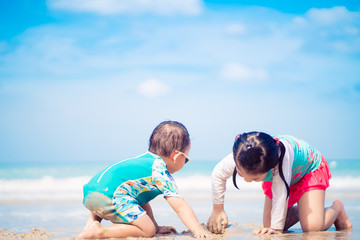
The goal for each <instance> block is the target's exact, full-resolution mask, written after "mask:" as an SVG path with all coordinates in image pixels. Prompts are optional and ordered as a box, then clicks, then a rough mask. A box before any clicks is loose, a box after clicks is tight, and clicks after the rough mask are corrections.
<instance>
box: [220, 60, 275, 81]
mask: <svg viewBox="0 0 360 240" xmlns="http://www.w3.org/2000/svg"><path fill="white" fill-rule="evenodd" d="M221 76H222V77H223V78H224V79H226V80H234V81H259V80H266V79H267V78H268V73H267V72H266V71H265V70H263V69H252V68H249V67H245V66H243V65H240V64H237V63H229V64H226V65H225V66H224V67H223V69H222V71H221Z"/></svg>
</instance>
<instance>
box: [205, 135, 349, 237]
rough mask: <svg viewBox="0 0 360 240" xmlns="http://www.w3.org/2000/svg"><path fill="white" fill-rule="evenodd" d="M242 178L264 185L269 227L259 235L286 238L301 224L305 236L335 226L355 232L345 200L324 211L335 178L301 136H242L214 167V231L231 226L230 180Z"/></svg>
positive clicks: (211, 226)
mask: <svg viewBox="0 0 360 240" xmlns="http://www.w3.org/2000/svg"><path fill="white" fill-rule="evenodd" d="M237 174H239V175H240V176H241V177H243V178H244V180H245V181H246V182H252V181H256V182H259V181H263V185H262V186H263V190H264V193H265V205H264V215H263V225H264V228H263V229H256V230H255V231H254V233H255V234H273V233H281V232H282V231H283V230H286V229H288V228H289V227H291V226H292V225H294V224H295V223H297V222H298V221H299V220H300V224H301V228H302V230H303V231H304V232H308V231H324V230H327V229H328V228H330V227H331V225H332V224H335V227H336V229H350V228H352V225H351V222H350V220H349V218H348V216H347V214H346V212H345V209H344V206H343V204H342V203H341V201H339V200H336V201H335V202H334V203H333V204H332V206H331V207H329V208H324V201H325V191H326V188H327V187H328V186H329V179H330V178H331V174H330V170H329V167H328V164H327V162H326V160H325V158H324V157H323V156H322V155H321V153H320V152H318V151H317V150H315V149H314V148H312V147H311V146H310V145H309V144H308V143H306V142H305V141H303V140H301V139H299V138H296V137H292V136H275V137H272V136H270V135H268V134H266V133H262V132H249V133H244V134H241V135H240V134H239V135H238V136H237V137H236V140H235V143H234V146H233V153H232V154H230V155H228V156H227V157H225V158H224V159H223V160H222V161H221V162H220V163H218V164H217V166H216V167H215V168H214V171H213V174H212V185H213V204H214V205H213V212H212V214H211V216H210V218H209V221H208V228H209V230H210V231H211V232H214V233H218V232H221V230H222V229H223V228H224V226H226V225H227V223H228V219H227V215H226V213H225V211H224V205H223V204H224V193H225V187H226V179H228V178H229V177H231V176H233V181H234V185H235V186H236V181H235V180H236V175H237ZM236 187H237V186H236ZM295 203H297V206H293V205H294V204H295ZM288 207H289V208H288Z"/></svg>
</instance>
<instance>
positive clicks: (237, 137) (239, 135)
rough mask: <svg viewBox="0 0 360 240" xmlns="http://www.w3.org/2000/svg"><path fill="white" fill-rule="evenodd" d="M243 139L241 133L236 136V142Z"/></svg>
mask: <svg viewBox="0 0 360 240" xmlns="http://www.w3.org/2000/svg"><path fill="white" fill-rule="evenodd" d="M240 137H241V133H240V134H238V135H236V138H235V141H237V140H238V139H239V138H240Z"/></svg>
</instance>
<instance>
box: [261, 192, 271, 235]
mask: <svg viewBox="0 0 360 240" xmlns="http://www.w3.org/2000/svg"><path fill="white" fill-rule="evenodd" d="M271 209H272V203H271V199H270V198H269V197H268V196H265V203H264V213H263V224H264V228H270V226H271Z"/></svg>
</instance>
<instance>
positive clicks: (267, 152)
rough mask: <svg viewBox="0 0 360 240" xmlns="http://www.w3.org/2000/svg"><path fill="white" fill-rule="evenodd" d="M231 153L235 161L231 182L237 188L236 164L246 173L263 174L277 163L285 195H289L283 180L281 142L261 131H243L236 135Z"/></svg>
mask: <svg viewBox="0 0 360 240" xmlns="http://www.w3.org/2000/svg"><path fill="white" fill-rule="evenodd" d="M279 150H280V156H279ZM233 155H234V161H235V169H234V173H233V183H234V186H235V187H236V188H237V189H239V188H238V186H237V184H236V175H237V171H236V165H238V166H241V168H242V169H244V171H246V172H248V173H251V174H263V173H267V172H269V171H270V170H271V169H273V168H274V167H275V166H276V165H277V164H279V174H280V177H281V179H282V180H283V182H284V184H285V186H286V190H287V197H289V194H290V188H289V185H288V184H287V182H286V181H285V177H284V173H283V169H282V163H283V159H284V155H285V146H284V144H283V143H282V142H280V141H279V140H277V139H274V138H273V137H271V136H270V135H269V134H266V133H263V132H249V133H243V134H241V135H238V136H237V137H236V140H235V142H234V146H233Z"/></svg>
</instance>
